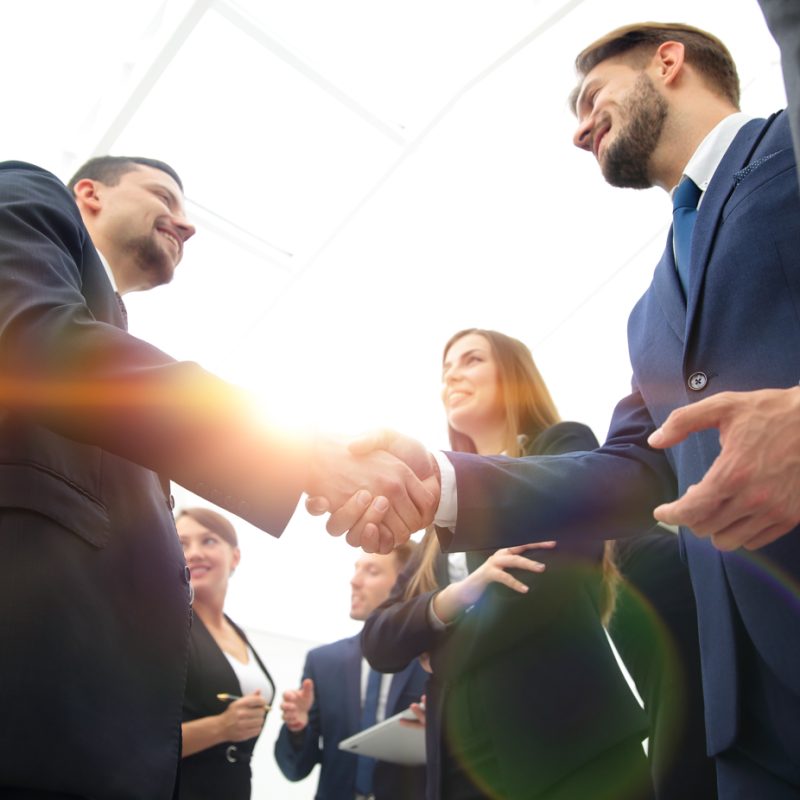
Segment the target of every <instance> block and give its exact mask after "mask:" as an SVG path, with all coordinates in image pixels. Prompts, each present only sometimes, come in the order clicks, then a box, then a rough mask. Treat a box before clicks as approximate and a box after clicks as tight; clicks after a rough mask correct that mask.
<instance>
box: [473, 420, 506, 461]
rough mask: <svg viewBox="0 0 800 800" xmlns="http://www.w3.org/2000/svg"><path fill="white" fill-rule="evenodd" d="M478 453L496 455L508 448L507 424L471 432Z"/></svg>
mask: <svg viewBox="0 0 800 800" xmlns="http://www.w3.org/2000/svg"><path fill="white" fill-rule="evenodd" d="M470 438H471V439H472V442H473V444H474V445H475V449H476V450H477V451H478V455H481V456H496V455H498V454H499V453H502V452H503V450H505V449H506V430H505V426H502V427H500V428H493V429H491V430H485V431H479V432H477V433H473V434H470Z"/></svg>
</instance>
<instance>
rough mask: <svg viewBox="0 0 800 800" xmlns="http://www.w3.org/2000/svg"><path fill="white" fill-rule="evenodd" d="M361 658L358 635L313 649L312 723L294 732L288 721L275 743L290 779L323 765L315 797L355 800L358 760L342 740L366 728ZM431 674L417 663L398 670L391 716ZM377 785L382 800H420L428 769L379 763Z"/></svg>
mask: <svg viewBox="0 0 800 800" xmlns="http://www.w3.org/2000/svg"><path fill="white" fill-rule="evenodd" d="M361 658H362V656H361V647H360V644H359V637H358V636H353V637H351V638H349V639H340V640H339V641H338V642H333V643H332V644H326V645H323V646H322V647H316V648H314V649H313V650H310V651H309V653H308V656H307V657H306V663H305V667H304V668H303V680H305V679H306V678H311V680H313V681H314V705H313V706H312V708H311V711H310V713H309V722H308V726H307V727H306V728H305V730H304V731H302V732H301V733H299V734H294V733H292V732H291V731H289V729H288V728H287V727H286V726H285V725H284V726H282V727H281V731H280V734H279V735H278V739H277V741H276V742H275V759H276V760H277V762H278V766H279V767H280V768H281V772H283V774H284V775H285V776H286V777H287V778H288V779H289V780H290V781H299V780H302V779H303V778H305V777H306V776H307V775H308V774H309V772H311V770H312V769H313V768H314V765H315V764H320V765H321V770H320V774H319V785H318V786H317V793H316V795H315V797H316V800H353V797H354V795H355V781H356V763H357V758H356V756H355V755H353V754H352V753H345V752H344V751H342V750H339V749H338V744H339V742H341V741H342V740H343V739H347V738H348V737H349V736H352V735H353V734H355V733H358V731H360V730H361ZM426 677H427V676H426V674H425V672H423V670H422V668H421V667H420V666H419V664H417V663H416V662H414V663H412V664H409V665H407V666H406V667H405V668H404V669H403V670H401V671H398V674H397V675H395V676H394V677H393V678H392V682H391V685H390V688H389V697H388V699H387V701H386V717H391V716H393V715H394V714H398V713H399V712H400V711H403V710H404V709H406V708H408V706H409V705H410V704H411V703H415V702H418V701H419V699H420V697H421V696H422V693H423V692H424V690H425V688H424V687H425V680H426ZM320 739H321V742H320ZM373 784H374V794H375V797H376V798H377V800H421V798H422V797H423V793H424V787H425V768H424V767H404V766H400V765H398V764H390V763H388V762H386V761H378V762H377V764H376V766H375V775H374V779H373Z"/></svg>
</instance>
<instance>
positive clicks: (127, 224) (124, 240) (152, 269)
mask: <svg viewBox="0 0 800 800" xmlns="http://www.w3.org/2000/svg"><path fill="white" fill-rule="evenodd" d="M75 193H76V196H77V197H78V198H79V199H81V198H82V197H83V196H84V195H85V196H86V197H87V198H88V200H89V202H90V203H92V211H93V215H92V220H91V224H89V223H87V227H89V228H90V233H91V235H92V240H93V241H94V243H95V245H96V246H97V248H98V249H99V250H100V251H101V252H102V253H103V255H105V256H106V258H107V259H108V260H109V263H110V265H111V268H112V271H113V272H114V276H115V278H116V280H117V283H118V285H119V287H120V291H125V290H136V289H150V288H153V287H154V286H159V285H161V284H165V283H169V282H170V281H171V280H172V277H173V275H174V273H175V268H176V267H177V266H178V264H179V263H180V260H181V258H182V257H183V245H184V242H186V240H187V239H189V238H190V237H191V236H193V235H194V232H195V228H194V226H193V225H191V224H190V223H189V222H188V221H187V219H186V211H185V209H184V205H183V193H182V192H181V189H180V187H179V186H178V184H177V183H176V182H175V181H174V179H173V178H172V177H171V176H170V175H168V174H167V173H166V172H164V171H162V170H160V169H155V168H154V167H147V166H141V165H135V166H134V168H133V169H131V170H130V171H128V172H125V173H124V174H123V175H121V176H120V179H119V182H118V183H116V184H114V185H108V184H105V183H103V182H102V181H97V180H95V181H91V180H88V179H84V180H83V181H79V182H78V183H77V184H76V186H75ZM82 193H84V195H82ZM86 193H91V196H89V195H86Z"/></svg>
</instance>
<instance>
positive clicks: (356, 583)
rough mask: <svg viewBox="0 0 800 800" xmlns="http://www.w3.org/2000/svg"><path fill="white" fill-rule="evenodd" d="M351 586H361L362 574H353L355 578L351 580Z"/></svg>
mask: <svg viewBox="0 0 800 800" xmlns="http://www.w3.org/2000/svg"><path fill="white" fill-rule="evenodd" d="M350 585H351V586H353V587H356V586H360V585H361V573H360V572H358V571H356V572H354V573H353V577H352V578H350Z"/></svg>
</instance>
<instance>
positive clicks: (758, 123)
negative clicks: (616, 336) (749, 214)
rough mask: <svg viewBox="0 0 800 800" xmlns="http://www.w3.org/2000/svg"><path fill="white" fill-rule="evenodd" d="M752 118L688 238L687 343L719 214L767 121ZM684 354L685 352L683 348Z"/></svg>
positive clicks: (717, 175) (718, 171)
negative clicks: (690, 250)
mask: <svg viewBox="0 0 800 800" xmlns="http://www.w3.org/2000/svg"><path fill="white" fill-rule="evenodd" d="M771 121H772V119H770V121H769V122H765V121H764V120H763V119H754V120H751V121H750V122H748V123H746V124H745V125H744V126H743V127H742V129H741V130H740V131H739V133H738V134H737V135H736V138H735V139H734V140H733V142H732V143H731V145H730V147H729V148H728V150H727V151H726V153H725V155H724V156H723V157H722V161H721V162H720V164H719V166H718V167H717V169H716V171H715V172H714V177H713V178H712V179H711V183H710V184H709V185H708V189H706V192H705V194H704V196H703V201H702V203H701V204H700V209H699V211H698V212H697V221H696V222H695V226H694V234H693V236H692V262H691V263H692V268H691V278H690V281H689V291H688V298H687V304H686V332H685V336H684V341H685V342H687V343H688V341H689V336H690V332H691V330H692V325H693V323H694V320H695V317H696V315H697V312H698V310H699V306H700V298H701V297H702V290H703V284H704V282H705V274H706V270H707V269H708V262H709V260H710V257H711V253H712V251H713V247H714V241H715V239H716V237H717V233H718V232H719V228H720V225H721V222H722V212H723V210H724V208H725V205H726V204H727V202H728V199H729V198H730V196H731V194H733V191H734V189H735V188H736V184H735V182H734V176H735V174H736V173H737V172H738V171H739V170H740V169H742V167H744V166H745V165H746V164H747V163H748V161H749V160H750V159H751V157H752V154H753V151H754V149H755V147H756V145H757V144H758V142H759V141H760V140H761V137H762V135H763V134H764V132H765V131H766V129H767V128H768V127H769V124H770V122H771ZM684 352H686V350H685V349H684Z"/></svg>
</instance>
